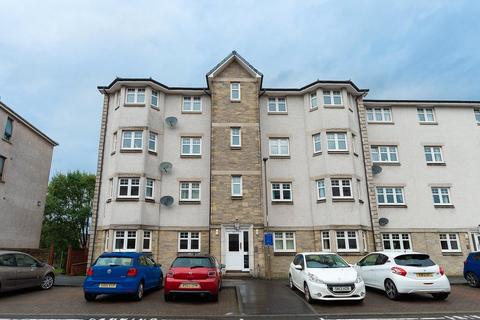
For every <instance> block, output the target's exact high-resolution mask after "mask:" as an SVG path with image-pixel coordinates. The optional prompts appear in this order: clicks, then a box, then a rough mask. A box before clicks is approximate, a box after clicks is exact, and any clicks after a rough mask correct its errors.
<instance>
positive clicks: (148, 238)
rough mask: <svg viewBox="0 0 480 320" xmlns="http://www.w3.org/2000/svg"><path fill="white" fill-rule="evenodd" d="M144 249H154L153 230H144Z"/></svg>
mask: <svg viewBox="0 0 480 320" xmlns="http://www.w3.org/2000/svg"><path fill="white" fill-rule="evenodd" d="M142 250H143V251H152V232H151V231H143V246H142Z"/></svg>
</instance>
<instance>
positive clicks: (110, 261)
mask: <svg viewBox="0 0 480 320" xmlns="http://www.w3.org/2000/svg"><path fill="white" fill-rule="evenodd" d="M132 264H133V259H132V258H128V257H100V258H98V259H97V262H96V263H95V265H96V266H99V267H106V266H131V265H132Z"/></svg>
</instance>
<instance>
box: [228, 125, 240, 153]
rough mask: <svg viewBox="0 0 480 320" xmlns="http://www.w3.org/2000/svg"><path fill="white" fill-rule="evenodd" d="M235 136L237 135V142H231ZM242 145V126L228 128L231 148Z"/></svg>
mask: <svg viewBox="0 0 480 320" xmlns="http://www.w3.org/2000/svg"><path fill="white" fill-rule="evenodd" d="M236 130H238V133H235V131H236ZM235 137H238V144H235V143H234V142H233V139H234V138H235ZM241 146H242V128H240V127H231V128H230V147H233V148H240V147H241Z"/></svg>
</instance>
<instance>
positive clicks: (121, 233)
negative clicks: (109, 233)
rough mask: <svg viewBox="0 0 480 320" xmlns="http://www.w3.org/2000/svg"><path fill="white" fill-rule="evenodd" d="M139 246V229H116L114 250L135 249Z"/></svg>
mask: <svg viewBox="0 0 480 320" xmlns="http://www.w3.org/2000/svg"><path fill="white" fill-rule="evenodd" d="M136 247H137V231H126V230H117V231H115V241H114V248H113V249H114V251H135V249H136Z"/></svg>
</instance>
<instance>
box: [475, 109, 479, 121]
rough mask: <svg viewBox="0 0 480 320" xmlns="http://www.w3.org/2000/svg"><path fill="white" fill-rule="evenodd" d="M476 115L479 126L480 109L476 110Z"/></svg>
mask: <svg viewBox="0 0 480 320" xmlns="http://www.w3.org/2000/svg"><path fill="white" fill-rule="evenodd" d="M474 113H475V120H476V121H477V124H480V108H477V109H474Z"/></svg>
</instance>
